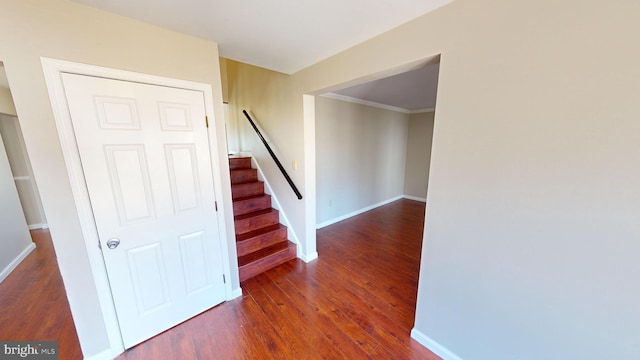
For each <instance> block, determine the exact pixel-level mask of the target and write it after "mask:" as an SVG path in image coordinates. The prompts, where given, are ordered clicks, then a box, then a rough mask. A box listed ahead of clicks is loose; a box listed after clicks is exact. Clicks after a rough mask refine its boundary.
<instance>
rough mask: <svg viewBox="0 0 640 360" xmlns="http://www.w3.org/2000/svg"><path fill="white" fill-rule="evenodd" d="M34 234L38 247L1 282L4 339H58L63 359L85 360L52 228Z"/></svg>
mask: <svg viewBox="0 0 640 360" xmlns="http://www.w3.org/2000/svg"><path fill="white" fill-rule="evenodd" d="M31 237H32V238H33V242H34V243H35V244H36V249H35V250H34V251H33V252H32V253H31V254H29V256H27V257H26V258H25V259H24V260H23V261H22V263H20V265H18V267H17V268H16V269H15V270H14V271H13V272H11V274H9V276H8V277H7V278H6V279H5V280H4V281H3V282H2V283H0V324H1V325H0V340H5V341H58V350H59V357H60V359H82V352H81V350H80V345H79V343H78V336H77V334H76V328H75V325H74V324H73V320H72V318H71V311H70V310H69V303H68V301H67V295H66V294H65V291H64V287H63V285H62V277H61V276H60V271H59V270H58V263H57V261H56V256H55V252H54V250H53V245H52V244H51V237H50V235H49V231H47V230H33V231H31Z"/></svg>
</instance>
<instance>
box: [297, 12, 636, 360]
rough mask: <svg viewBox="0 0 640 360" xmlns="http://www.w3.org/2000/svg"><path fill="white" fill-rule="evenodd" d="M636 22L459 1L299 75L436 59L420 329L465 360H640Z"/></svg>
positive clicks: (307, 82) (305, 88)
mask: <svg viewBox="0 0 640 360" xmlns="http://www.w3.org/2000/svg"><path fill="white" fill-rule="evenodd" d="M638 24H640V3H639V2H637V1H618V2H614V3H606V4H604V3H602V2H598V1H578V0H567V1H561V2H558V1H551V0H543V1H518V2H514V1H508V0H474V1H472V0H457V1H455V2H452V3H451V4H449V5H447V6H445V7H443V8H441V9H440V10H437V11H435V12H433V13H431V14H428V15H426V16H422V17H420V18H418V19H416V20H415V21H412V22H410V23H408V24H405V25H403V26H400V27H398V28H396V29H394V30H392V31H390V32H388V33H385V34H383V35H381V36H379V37H377V38H374V39H372V40H369V41H367V42H365V43H363V44H360V45H358V46H356V47H354V48H352V49H349V50H347V51H345V52H342V53H340V54H338V55H336V56H334V57H332V58H329V59H327V60H325V61H323V62H321V63H319V64H316V65H314V66H311V67H309V68H307V69H305V70H303V71H301V72H300V73H297V74H294V76H293V78H294V80H295V81H296V83H297V86H298V87H299V91H300V93H305V92H317V91H324V89H326V88H330V87H332V86H336V85H337V84H341V83H345V82H352V81H357V80H358V79H361V78H363V77H367V76H369V75H370V74H376V73H378V72H385V71H389V69H392V68H394V67H396V66H400V65H404V64H408V63H411V62H414V61H419V60H420V59H424V58H428V57H431V56H434V55H437V54H442V57H441V64H440V76H439V86H438V100H437V109H436V115H435V116H436V126H435V129H434V138H433V154H432V163H431V173H430V175H429V190H428V202H427V207H428V208H429V212H428V216H427V219H426V228H425V241H424V246H423V256H422V264H421V275H420V283H419V294H418V301H417V303H418V304H417V313H416V322H415V329H416V332H419V333H422V334H423V335H426V336H427V337H429V338H430V339H432V340H433V341H435V342H437V343H439V344H440V345H442V346H444V347H445V348H447V349H449V350H450V351H452V352H453V353H455V354H457V355H458V356H460V357H461V358H463V359H514V358H518V359H523V360H526V359H568V358H571V359H599V358H616V359H632V358H635V357H636V356H637V354H638V353H640V343H639V342H638V341H637V334H638V325H637V324H639V323H640V308H639V307H638V306H637V304H636V299H638V298H640V288H639V287H638V286H635V285H634V284H636V283H637V279H636V277H637V276H636V275H637V274H638V273H640V262H638V261H637V254H638V253H640V243H639V242H638V241H637V239H639V238H640V228H639V227H638V226H637V219H639V218H640V191H638V186H637V184H640V168H639V167H638V166H637V164H638V163H640V147H639V146H638V139H640V122H638V118H640V109H639V108H638V107H637V99H638V96H639V95H640V92H639V89H638V84H639V83H640V67H639V66H638V64H639V63H640V48H639V47H638V46H637V45H636V44H637V39H636V38H637V36H636V35H637V33H638ZM300 117H301V115H300V116H299V118H298V119H297V120H296V121H297V122H301V121H302V120H301V119H300Z"/></svg>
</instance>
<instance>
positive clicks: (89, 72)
mask: <svg viewBox="0 0 640 360" xmlns="http://www.w3.org/2000/svg"><path fill="white" fill-rule="evenodd" d="M41 62H42V68H43V70H44V77H45V81H46V84H47V88H48V91H49V96H50V100H51V106H52V110H53V115H54V119H55V124H56V128H57V130H58V137H59V139H60V145H61V148H62V152H63V157H64V161H65V165H66V169H67V172H68V175H69V182H70V184H71V190H72V193H73V198H74V202H75V205H76V209H77V213H78V219H79V222H80V227H81V230H82V236H83V238H84V242H85V245H86V250H87V255H88V260H89V264H90V267H91V271H92V277H93V280H94V282H95V285H96V290H97V294H98V301H99V303H100V308H101V310H102V316H103V319H104V324H105V327H106V330H107V336H108V339H109V345H110V351H109V354H106V353H101V354H100V355H103V356H104V357H105V358H109V357H110V356H117V355H118V354H121V353H122V352H124V344H123V342H122V337H121V334H120V326H119V324H118V318H117V316H116V311H115V305H114V302H113V298H112V295H111V288H110V285H109V279H108V276H107V271H106V266H105V262H104V258H103V257H102V251H101V250H100V249H99V248H98V244H99V238H98V231H97V229H96V226H95V221H94V218H93V210H92V208H91V202H90V200H89V192H88V190H87V185H86V182H85V178H84V173H83V170H82V164H81V162H80V152H79V150H78V146H77V143H76V138H75V132H74V130H73V124H72V122H71V115H70V114H69V110H68V104H67V99H66V96H65V91H64V84H63V82H62V77H61V74H62V73H71V74H78V75H85V76H95V77H101V78H108V79H114V80H123V81H129V82H136V83H143V84H149V85H158V86H166V87H173V88H179V89H185V90H194V91H200V92H202V93H203V94H204V103H205V112H206V115H207V117H208V119H209V123H210V126H209V127H208V129H207V135H208V138H209V153H210V156H211V167H212V172H213V174H212V175H213V181H214V192H215V197H216V201H217V202H218V208H219V209H221V210H220V211H216V217H217V221H218V236H219V239H220V241H221V249H222V254H221V256H222V262H223V271H224V275H225V277H226V279H227V281H226V282H225V298H226V300H231V299H233V298H235V297H237V296H239V295H240V294H241V290H240V291H239V292H240V294H237V293H238V291H233V289H232V284H231V280H230V279H231V276H230V274H231V264H230V257H229V253H230V251H229V242H228V236H229V235H231V236H233V235H234V234H233V232H231V233H229V232H228V231H227V226H226V224H227V222H226V219H225V214H224V210H223V209H224V208H225V206H224V203H223V199H224V197H223V188H222V176H221V168H222V166H221V164H220V161H221V159H220V157H219V154H218V148H217V146H216V145H217V138H216V126H215V121H216V119H215V115H214V106H213V92H212V88H211V85H210V84H205V83H199V82H193V81H186V80H179V79H172V78H167V77H162V76H156V75H148V74H142V73H137V72H132V71H125V70H118V69H112V68H107V67H101V66H96V65H87V64H81V63H74V62H70V61H65V60H57V59H51V58H45V57H42V58H41ZM212 206H213V204H212ZM238 290H239V289H238ZM99 357H102V356H99Z"/></svg>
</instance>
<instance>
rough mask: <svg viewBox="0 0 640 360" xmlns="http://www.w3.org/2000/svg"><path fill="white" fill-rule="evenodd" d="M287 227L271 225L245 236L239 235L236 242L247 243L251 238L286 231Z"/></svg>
mask: <svg viewBox="0 0 640 360" xmlns="http://www.w3.org/2000/svg"><path fill="white" fill-rule="evenodd" d="M286 228H287V227H286V226H284V225H282V224H280V223H278V224H275V225H269V226H265V227H263V228H260V229H257V230H253V231H249V232H247V233H244V234H238V235H236V242H243V241H247V240H250V239H251V238H254V237H256V236H260V235H264V234H268V233H271V232H274V231H278V230H280V229H286Z"/></svg>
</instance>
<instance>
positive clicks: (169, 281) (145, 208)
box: [62, 74, 225, 348]
mask: <svg viewBox="0 0 640 360" xmlns="http://www.w3.org/2000/svg"><path fill="white" fill-rule="evenodd" d="M62 79H63V82H64V88H65V93H66V99H67V104H68V107H69V112H70V115H71V119H72V122H73V128H74V131H75V135H76V142H77V146H78V150H79V153H80V159H81V162H82V167H83V172H84V177H85V180H86V184H87V189H88V193H89V198H90V200H91V208H92V211H93V215H94V219H95V225H96V229H97V232H98V236H99V238H100V244H101V246H102V254H103V257H104V262H105V265H106V269H107V273H108V277H109V283H110V287H111V292H112V295H113V300H114V304H115V308H116V313H117V315H118V321H119V324H120V332H121V334H122V339H123V341H124V345H125V347H126V348H129V347H131V346H133V345H135V344H137V343H139V342H141V341H144V340H145V339H147V338H149V337H151V336H154V335H156V334H158V333H160V332H162V331H164V330H166V329H168V328H170V327H172V326H174V325H176V324H178V323H180V322H182V321H184V320H187V319H189V318H190V317H192V316H195V315H197V314H199V313H200V312H202V311H204V310H207V309H208V308H210V307H212V306H214V305H216V304H218V303H220V302H222V301H223V300H224V299H225V285H224V282H223V273H224V266H223V253H222V246H221V241H222V239H220V237H219V235H218V234H219V233H218V224H217V220H216V214H215V209H214V201H215V193H214V184H213V178H212V172H211V160H210V157H209V144H208V136H207V131H206V127H205V120H204V119H205V105H204V98H203V93H202V92H198V91H193V90H185V89H177V88H171V87H163V86H156V85H149V84H141V83H133V82H126V81H120V80H113V79H104V78H98V77H91V76H83V75H75V74H62ZM110 240H113V241H119V242H120V243H119V246H117V247H116V248H114V249H110V248H109V247H108V246H107V242H109V241H110Z"/></svg>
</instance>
